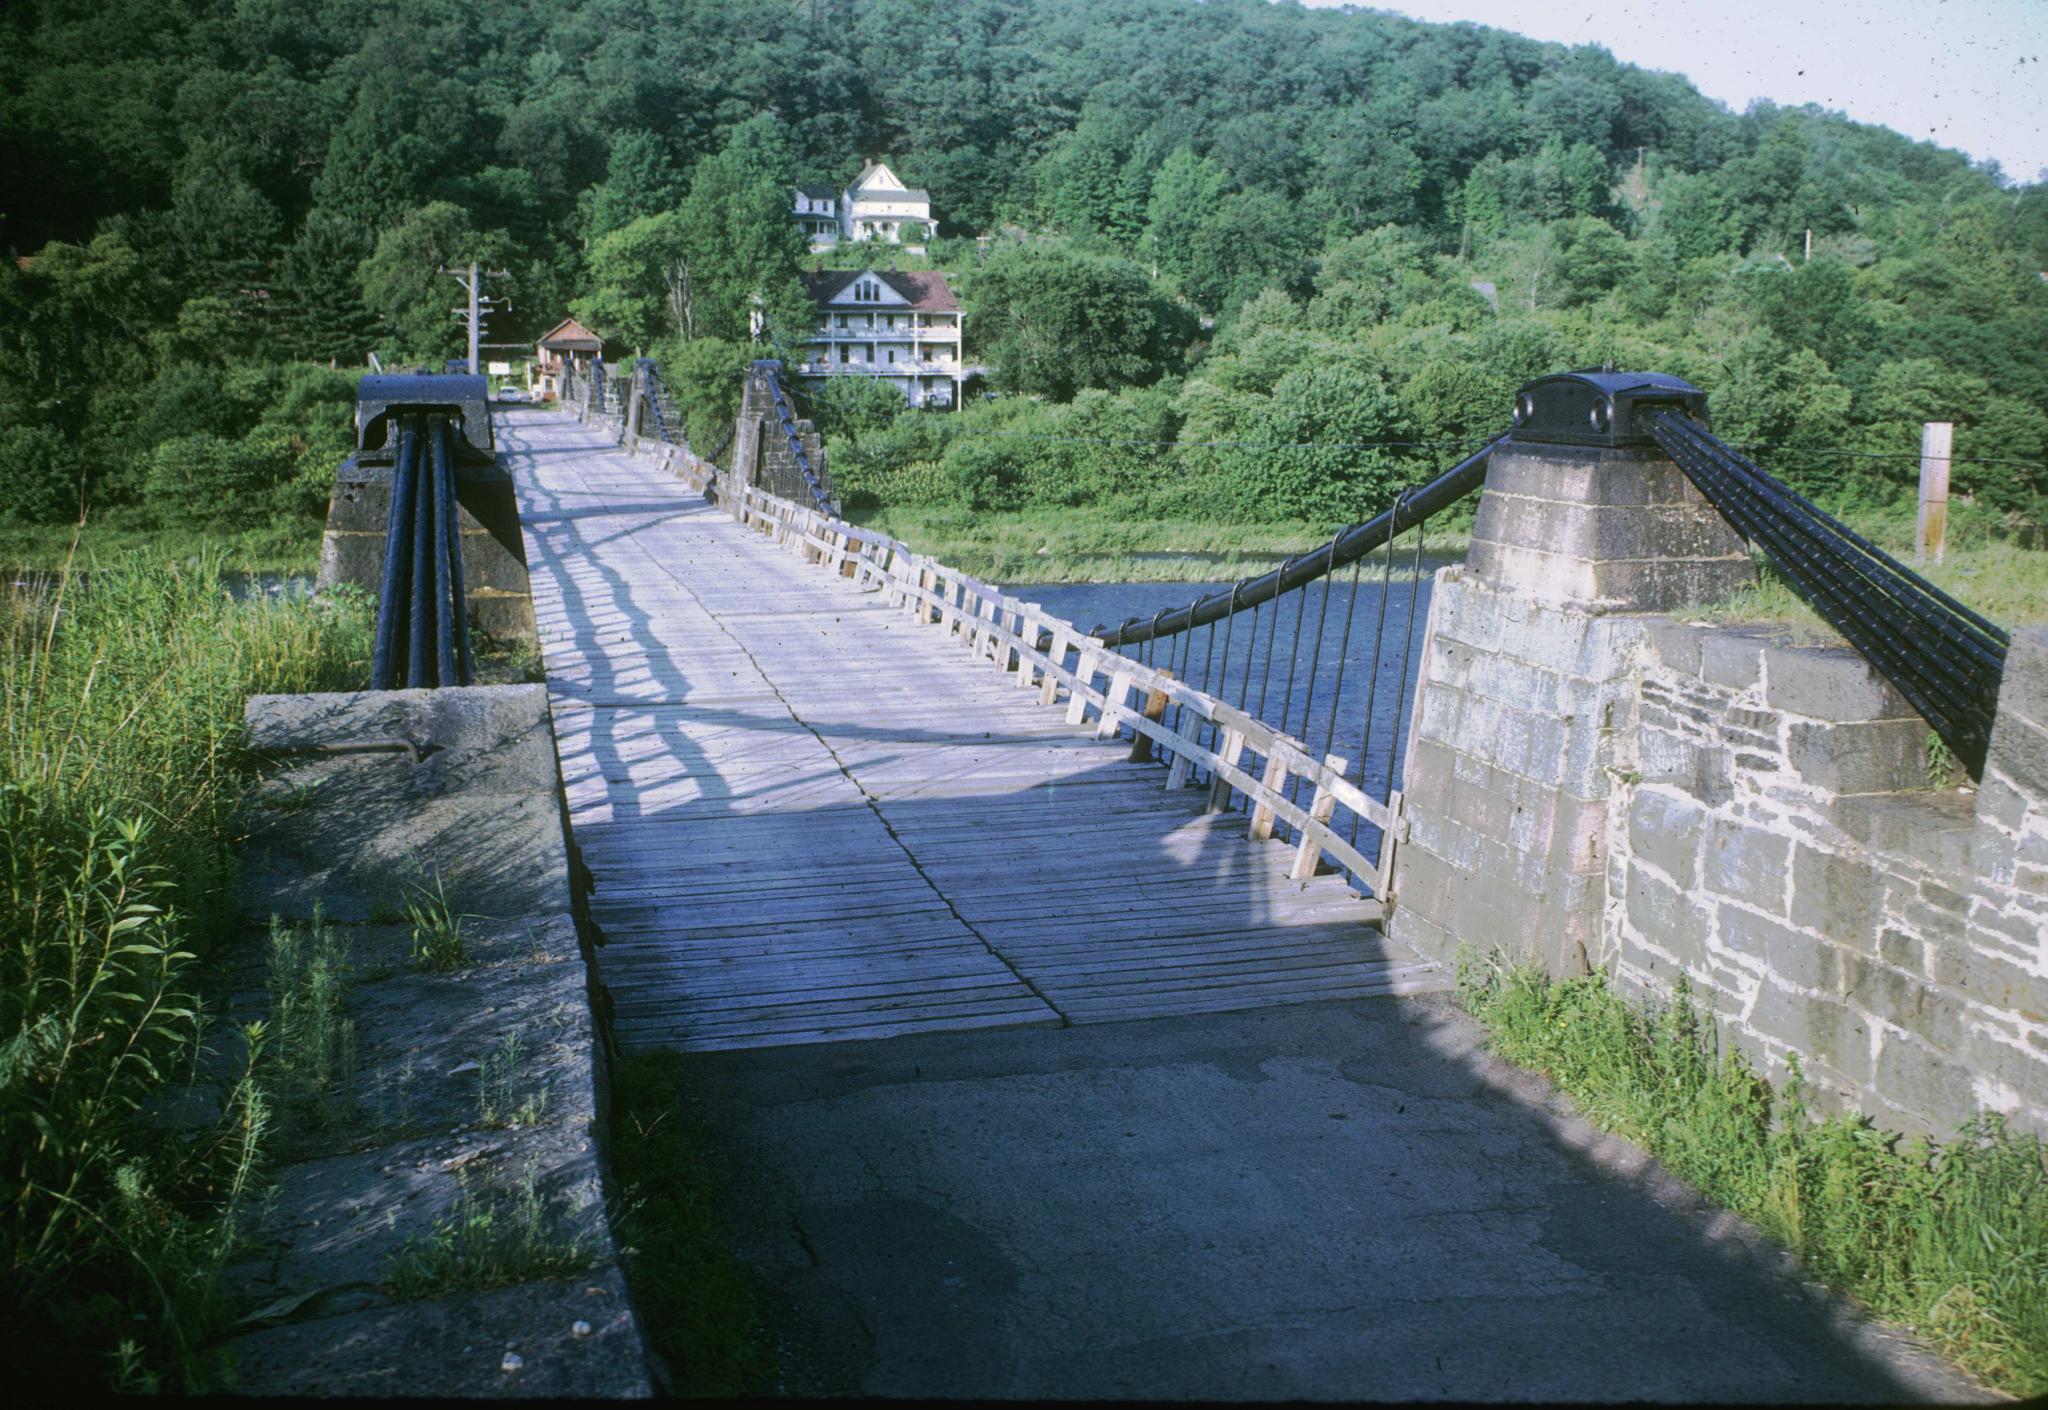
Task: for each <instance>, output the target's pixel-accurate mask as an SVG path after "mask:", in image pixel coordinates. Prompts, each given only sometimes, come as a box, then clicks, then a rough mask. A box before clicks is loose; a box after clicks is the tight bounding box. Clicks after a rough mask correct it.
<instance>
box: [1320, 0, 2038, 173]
mask: <svg viewBox="0 0 2048 1410" xmlns="http://www.w3.org/2000/svg"><path fill="white" fill-rule="evenodd" d="M1303 3H1304V4H1308V5H1313V6H1326V5H1330V6H1333V5H1336V4H1339V3H1342V0H1303ZM1365 8H1369V9H1374V10H1391V11H1393V12H1394V13H1396V14H1402V15H1407V16H1409V17H1411V18H1413V19H1418V20H1433V21H1437V22H1450V21H1454V20H1471V21H1473V22H1475V23H1477V24H1483V25H1491V26H1493V27H1494V28H1496V29H1507V30H1513V31H1514V32H1516V33H1517V34H1525V35H1528V36H1529V37H1530V38H1531V39H1545V40H1553V41H1556V42H1559V43H1565V44H1589V43H1590V44H1599V45H1602V46H1603V47H1605V48H1606V49H1607V50H1608V51H1609V52H1610V53H1612V54H1613V55H1614V57H1615V58H1617V59H1620V60H1621V61H1622V62H1623V63H1630V64H1635V65H1638V66H1639V67H1642V68H1649V69H1664V70H1667V71H1670V72H1674V73H1682V74H1684V75H1685V76H1686V77H1687V78H1690V79H1691V80H1692V82H1693V86H1694V87H1696V88H1698V89H1699V90H1700V91H1701V92H1702V93H1705V94H1706V95H1707V96H1708V97H1711V98H1719V99H1720V100H1721V101H1722V102H1724V103H1726V104H1728V106H1729V107H1731V108H1733V109H1734V110H1735V111H1737V112H1740V111H1742V109H1744V108H1745V107H1747V106H1748V105H1749V102H1750V100H1751V99H1753V98H1769V99H1771V100H1772V101H1773V102H1776V103H1780V104H1784V105H1786V106H1798V105H1801V104H1805V103H1818V104H1820V105H1821V106H1823V107H1826V108H1833V109H1836V110H1837V111H1840V112H1845V113H1847V114H1848V115H1849V116H1850V117H1852V118H1855V119H1856V120H1857V121H1859V122H1871V123H1880V124H1882V125H1883V126H1885V127H1889V128H1893V129H1894V130H1896V131H1899V132H1903V133H1905V134H1906V135H1907V136H1909V137H1913V138H1916V139H1922V140H1928V141H1933V142H1936V143H1939V144H1940V145H1941V146H1944V147H1955V148H1958V149H1960V150H1962V151H1964V152H1967V153H1969V154H1970V156H1971V157H1973V158H1976V159H1978V160H1982V159H1984V158H1986V157H1989V158H1993V159H1995V160H1996V161H1997V162H1998V164H1999V165H2000V166H2001V167H2002V168H2003V169H2004V171H2005V175H2006V177H2007V179H2009V180H2023V181H2034V180H2044V179H2048V0H1654V3H1650V2H1649V0H1549V3H1545V2H1544V0H1367V3H1366V5H1365Z"/></svg>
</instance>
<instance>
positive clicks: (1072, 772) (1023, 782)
mask: <svg viewBox="0 0 2048 1410" xmlns="http://www.w3.org/2000/svg"><path fill="white" fill-rule="evenodd" d="M504 430H505V435H504V440H503V443H502V445H501V453H502V458H503V460H504V462H505V463H506V464H507V466H508V467H509V468H511V469H512V471H513V474H514V477H515V481H516V483H517V484H518V487H519V494H520V497H521V501H522V507H523V510H524V519H525V524H524V532H525V534H526V537H527V550H528V563H529V569H530V572H531V575H532V579H533V584H534V597H535V608H536V616H537V619H538V620H539V622H540V624H541V634H542V638H543V647H542V659H543V661H544V663H545V665H546V668H547V670H548V673H549V688H550V695H551V698H552V700H553V703H554V706H555V724H556V740H557V748H558V752H559V754H560V756H561V760H562V765H563V781H564V798H565V802H566V804H567V806H568V808H569V812H570V818H571V826H572V830H573V832H574V835H575V838H576V841H577V843H578V846H579V850H580V852H581V855H582V858H583V861H584V863H585V865H586V867H587V868H588V869H589V872H590V874H591V876H592V877H593V878H594V882H595V885H594V889H593V891H592V894H591V896H590V905H591V914H592V917H593V919H594V920H595V921H596V923H597V925H598V927H599V930H600V932H601V934H602V935H603V937H604V940H605V943H604V944H603V945H602V946H601V947H600V948H599V950H598V959H597V963H598V966H599V970H600V973H601V976H602V977H603V979H604V980H605V982H606V983H607V985H608V986H609V987H610V988H611V991H612V994H613V998H614V1002H615V1005H616V1008H617V1016H618V1033H619V1036H620V1038H621V1041H623V1042H625V1043H627V1044H629V1045H634V1046H640V1045H660V1044H670V1045H679V1046H685V1047H698V1048H713V1047H735V1046H749V1045H760V1044H769V1043H776V1044H782V1043H807V1042H826V1041H845V1040H848V1039H855V1038H876V1037H884V1036H895V1035H899V1034H904V1033H911V1032H926V1031H941V1030H945V1029H948V1028H969V1027H976V1026H985V1025H989V1024H1003V1025H1010V1024H1020V1023H1033V1022H1058V1021H1061V1017H1062V1014H1065V1015H1067V1016H1068V1017H1071V1018H1072V1019H1074V1020H1075V1021H1099V1020H1102V1019H1107V1018H1111V1017H1115V1016H1118V1015H1119V1014H1121V1015H1124V1016H1150V1015H1157V1014H1164V1013H1172V1012H1207V1011H1212V1010H1215V1009H1217V1008H1219V1007H1244V1006H1249V1005H1254V1004H1266V1003H1291V1002H1302V1001H1305V1000H1308V999H1314V998H1319V997H1350V996H1356V995H1361V994H1368V993H1381V992H1389V991H1390V990H1391V989H1392V988H1397V987H1399V986H1400V985H1403V984H1407V985H1413V984H1417V983H1429V982H1432V981H1431V979H1430V978H1429V976H1430V975H1434V974H1435V971H1433V970H1427V969H1424V970H1420V971H1417V974H1410V973H1409V972H1408V971H1409V970H1410V969H1412V968H1414V966H1413V964H1412V963H1410V961H1411V959H1412V957H1408V956H1406V955H1405V954H1401V953H1395V952H1391V951H1390V950H1389V947H1388V946H1387V944H1386V942H1385V941H1384V940H1382V939H1380V938H1379V937H1377V936H1376V934H1375V933H1374V932H1373V931H1372V930H1371V929H1369V928H1368V926H1369V924H1370V922H1372V921H1375V920H1377V918H1378V916H1379V915H1380V908H1379V906H1378V905H1377V904H1375V903H1373V902H1370V901H1365V900H1361V899H1360V898H1358V897H1357V896H1355V895H1353V894H1352V893H1351V891H1350V890H1349V889H1348V888H1347V887H1346V886H1345V885H1344V883H1343V881H1342V880H1341V879H1340V878H1337V877H1333V876H1320V877H1315V876H1308V877H1304V878H1302V880H1301V881H1300V882H1299V883H1298V884H1297V883H1290V882H1289V881H1288V879H1287V877H1286V873H1287V871H1288V869H1289V864H1290V862H1291V861H1292V862H1293V863H1294V865H1295V869H1296V870H1297V871H1301V870H1304V869H1305V868H1304V867H1303V866H1302V864H1301V862H1300V860H1299V859H1300V857H1301V856H1302V855H1303V850H1304V847H1305V845H1313V846H1314V847H1315V849H1316V851H1317V852H1318V853H1320V852H1322V851H1324V850H1326V849H1325V847H1324V845H1323V844H1324V843H1325V841H1326V839H1325V837H1324V835H1323V830H1324V829H1327V830H1328V832H1329V833H1331V834H1333V835H1341V836H1348V833H1349V825H1348V823H1347V822H1346V821H1345V820H1344V819H1343V818H1342V817H1335V816H1332V814H1333V813H1334V812H1335V810H1338V809H1349V810H1351V811H1353V812H1356V811H1359V810H1360V808H1361V807H1362V806H1365V805H1370V806H1373V807H1377V806H1378V805H1376V804H1373V803H1372V801H1371V800H1368V799H1364V798H1363V795H1359V794H1357V791H1356V789H1355V787H1354V786H1352V785H1350V784H1349V783H1348V781H1346V780H1342V779H1341V778H1337V779H1332V778H1331V777H1330V770H1329V769H1328V767H1327V766H1326V765H1324V763H1323V761H1321V760H1316V759H1311V758H1310V757H1309V756H1308V755H1307V753H1306V751H1305V750H1304V749H1303V748H1302V747H1301V746H1300V745H1299V744H1298V742H1296V741H1291V740H1288V739H1287V738H1286V737H1285V736H1283V735H1280V734H1278V733H1277V732H1276V731H1274V730H1272V729H1271V728H1270V727H1269V726H1267V725H1264V724H1263V723H1260V722H1258V721H1255V720H1251V719H1249V718H1248V717H1242V716H1239V715H1237V714H1235V712H1232V711H1231V710H1230V709H1229V707H1228V706H1226V705H1224V704H1223V703H1222V702H1219V701H1215V700H1213V699H1211V698H1210V697H1207V696H1203V695H1201V694H1200V693H1199V692H1193V691H1190V690H1189V689H1188V688H1187V687H1186V686H1185V685H1184V684H1182V683H1180V682H1177V681H1173V680H1172V679H1171V677H1170V676H1169V675H1168V674H1167V673H1165V672H1160V671H1153V670H1152V669H1150V668H1147V667H1144V666H1143V665H1142V664H1141V663H1138V662H1135V661H1133V660H1131V659H1130V658H1128V657H1124V656H1120V655H1117V654H1116V653H1112V652H1108V651H1105V650H1103V649H1102V648H1101V646H1100V644H1099V642H1096V641H1094V639H1092V638H1090V637H1088V636H1087V635H1086V634H1085V633H1083V632H1081V631H1080V630H1079V629H1077V628H1075V627H1074V625H1073V624H1072V623H1065V622H1061V621H1059V620H1058V619H1056V618H1051V617H1048V616H1047V615H1046V614H1045V612H1044V610H1043V608H1042V607H1039V606H1038V605H1036V604H1033V603H1028V602H1023V601H1020V600H1018V599H1017V598H1015V597H1012V596H1010V595H1007V594H1005V593H1004V592H1002V591H1001V590H1000V589H998V588H996V587H994V586H992V585H990V584H987V583H982V582H979V581H977V580H975V579H973V578H971V577H968V576H967V575H964V574H960V573H957V572H954V571H953V570H952V569H950V568H947V567H946V566H945V565H943V564H937V563H934V562H933V561H931V560H929V559H924V558H920V557H919V556H918V555H916V554H915V553H913V552H911V551H910V550H908V549H906V548H905V547H904V546H903V545H901V544H898V543H896V542H894V541H893V540H890V539H888V538H887V536H885V535H878V534H874V533H872V532H871V531H867V530H861V529H858V528H855V527H854V526H850V525H845V524H843V523H840V522H838V521H834V520H830V519H827V518H825V517H824V516H822V515H820V514H818V513H817V512H815V511H814V510H812V509H810V508H809V507H805V506H795V505H790V504H788V503H787V502H784V501H777V500H775V499H774V498H773V497H772V496H768V495H765V494H762V493H760V492H758V491H752V492H750V494H749V500H748V510H747V517H749V518H750V519H753V520H755V521H756V522H757V524H758V525H759V527H758V528H757V527H743V526H742V525H741V524H739V523H738V522H736V521H735V520H733V519H731V518H729V517H727V516H725V515H724V514H722V513H720V512H719V511H717V510H715V509H713V508H712V507H710V506H708V505H706V504H705V503H704V502H703V501H702V499H701V497H700V496H696V495H692V494H690V493H688V492H687V491H686V490H685V489H684V487H683V484H682V481H680V480H679V479H677V478H676V477H675V474H674V473H673V467H672V466H671V464H670V462H671V461H672V460H673V456H671V455H669V454H668V452H667V451H665V450H664V451H662V452H660V455H661V457H662V458H659V459H657V458H654V457H652V456H650V457H649V458H646V459H642V460H639V461H634V460H629V459H627V458H626V457H624V456H622V455H621V454H619V453H618V452H617V451H616V450H615V449H612V448H609V447H607V446H605V445H604V444H603V443H602V439H601V436H600V435H599V434H598V433H596V432H594V431H592V430H590V429H587V428H583V427H579V426H576V425H574V424H573V423H571V422H568V421H565V420H560V419H554V418H549V417H547V416H545V415H543V414H539V413H526V412H521V413H515V414H514V415H513V416H511V417H508V418H507V424H506V426H505V428H504ZM543 449H545V450H546V451H547V452H548V454H546V455H537V454H534V452H535V451H538V450H543ZM764 529H765V530H766V531H765V532H763V531H762V530H764ZM1041 632H1047V633H1050V634H1051V636H1052V639H1053V646H1052V649H1051V650H1050V651H1047V652H1040V651H1039V650H1038V649H1037V639H1038V637H1039V635H1040V634H1041ZM1070 657H1071V658H1073V659H1072V661H1071V663H1070V661H1069V658H1070ZM1033 687H1036V688H1035V689H1034V688H1033ZM1062 692H1064V695H1065V698H1064V699H1062ZM1169 702H1170V703H1171V705H1172V706H1175V707H1179V708H1178V709H1177V710H1176V711H1175V712H1174V713H1173V714H1172V715H1171V716H1169V713H1168V709H1167V707H1168V704H1169ZM1162 717H1169V718H1177V720H1178V727H1177V728H1175V727H1170V726H1169V725H1167V724H1166V723H1165V720H1164V718H1162ZM1212 722H1214V723H1216V724H1218V725H1220V728H1211V727H1210V725H1211V723H1212ZM1119 725H1129V726H1131V727H1132V728H1133V729H1135V730H1137V731H1138V733H1139V735H1140V737H1141V738H1142V739H1143V740H1145V741H1146V744H1145V750H1144V751H1141V752H1153V753H1157V752H1160V751H1163V752H1164V754H1165V755H1166V756H1167V763H1168V767H1167V768H1165V769H1162V768H1160V767H1158V766H1156V765H1147V764H1140V763H1129V762H1126V758H1127V756H1128V755H1129V754H1130V753H1131V752H1133V751H1132V749H1131V746H1130V745H1129V744H1128V743H1124V742H1119V741H1115V740H1112V739H1109V738H1107V737H1106V736H1107V735H1110V734H1113V733H1114V732H1115V731H1116V730H1117V728H1118V727H1119ZM1212 737H1213V741H1212V742H1213V743H1214V745H1215V750H1216V752H1215V753H1210V752H1209V750H1208V749H1207V748H1205V747H1203V745H1202V743H1201V741H1202V740H1203V739H1205V738H1212ZM1276 760H1277V762H1278V768H1279V770H1280V771H1283V772H1281V774H1280V777H1283V778H1284V777H1285V775H1286V774H1287V773H1292V774H1297V775H1300V776H1302V777H1303V778H1305V779H1306V783H1305V784H1304V790H1305V791H1304V796H1303V798H1302V800H1301V802H1299V803H1295V802H1293V801H1292V800H1289V799H1287V798H1286V797H1285V796H1284V795H1279V794H1277V793H1276V791H1275V790H1274V789H1272V788H1270V787H1267V786H1265V784H1266V780H1265V779H1264V778H1261V777H1258V776H1254V775H1252V774H1251V772H1250V771H1251V770H1253V769H1258V770H1260V771H1261V772H1264V771H1265V770H1266V769H1268V768H1270V767H1271V766H1272V764H1273V762H1274V761H1276ZM1196 779H1200V780H1202V781H1204V782H1205V783H1208V784H1209V786H1208V787H1207V788H1206V789H1204V790H1187V791H1183V790H1182V789H1180V788H1179V787H1174V788H1171V789H1169V788H1166V787H1163V785H1168V784H1172V785H1184V784H1187V783H1189V782H1193V781H1195V780H1196ZM1211 780H1214V782H1213V783H1211V782H1210V781H1211ZM1347 789H1348V790H1349V791H1348V792H1347V791H1346V790H1347ZM1205 794H1206V796H1204V795H1205ZM1246 796H1249V797H1250V798H1251V800H1252V802H1253V803H1255V804H1262V805H1264V809H1265V812H1266V817H1265V818H1264V819H1262V821H1263V822H1264V823H1265V830H1268V831H1274V832H1277V831H1278V829H1279V826H1280V824H1282V823H1285V824H1286V825H1287V827H1288V829H1289V835H1290V846H1288V847H1261V846H1258V845H1256V844H1253V843H1249V842H1247V841H1246V840H1245V829H1246V822H1245V819H1244V818H1243V817H1242V816H1239V815H1238V813H1237V812H1235V811H1219V812H1205V811H1204V809H1205V808H1209V807H1224V806H1227V805H1229V804H1231V803H1232V802H1233V801H1234V800H1235V799H1236V798H1240V797H1246ZM1305 830H1306V831H1307V833H1308V844H1304V842H1303V841H1302V836H1303V833H1304V831H1305ZM1341 845H1342V844H1341V843H1339V844H1337V845H1333V846H1331V847H1329V848H1328V849H1327V850H1329V851H1330V852H1332V854H1335V855H1343V853H1341V852H1339V851H1338V850H1337V847H1338V846H1341ZM1019 972H1022V973H1023V975H1024V978H1025V979H1026V980H1031V981H1032V982H1035V983H1038V984H1040V985H1041V987H1042V988H1044V990H1045V992H1046V994H1047V995H1048V996H1049V997H1050V998H1051V1000H1052V1002H1051V1003H1050V1004H1048V1003H1047V1002H1046V1000H1045V999H1042V998H1040V997H1039V996H1038V995H1036V994H1034V993H1032V992H1031V988H1030V985H1029V984H1027V983H1025V982H1024V981H1023V980H1020V979H1019V977H1018V974H1019ZM1418 975H1420V977H1418ZM1389 976H1394V977H1393V978H1390V977H1389ZM1434 982H1441V977H1440V976H1438V977H1437V979H1436V980H1435V981H1434ZM1063 995H1064V996H1065V997H1062V996H1063Z"/></svg>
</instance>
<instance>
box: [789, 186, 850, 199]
mask: <svg viewBox="0 0 2048 1410" xmlns="http://www.w3.org/2000/svg"><path fill="white" fill-rule="evenodd" d="M796 193H797V194H798V195H799V196H806V197H808V198H810V199H811V200H813V201H836V200H838V199H839V193H838V192H837V191H834V190H833V189H832V188H831V187H830V186H820V185H818V184H817V183H816V182H812V183H811V184H810V185H808V186H799V187H797V188H796Z"/></svg>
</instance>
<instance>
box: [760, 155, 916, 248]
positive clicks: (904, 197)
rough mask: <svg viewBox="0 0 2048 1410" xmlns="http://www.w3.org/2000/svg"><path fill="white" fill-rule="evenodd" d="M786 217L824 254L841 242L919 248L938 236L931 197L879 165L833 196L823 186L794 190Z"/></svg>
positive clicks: (882, 165)
mask: <svg viewBox="0 0 2048 1410" xmlns="http://www.w3.org/2000/svg"><path fill="white" fill-rule="evenodd" d="M790 213H791V215H792V216H793V217H794V219H795V220H796V223H797V228H798V229H800V230H802V231H803V232H804V234H805V235H806V236H808V237H809V239H810V242H811V248H812V249H814V250H829V249H831V248H832V247H833V246H834V245H837V244H839V243H840V242H841V241H842V240H850V241H863V240H879V241H881V242H883V243H884V244H890V245H907V246H910V247H911V248H913V249H921V248H922V247H923V245H924V242H925V241H927V240H930V239H931V238H933V237H934V236H936V235H937V234H938V233H939V223H938V222H937V221H936V220H933V219H932V198H931V194H930V193H929V192H926V191H918V190H914V189H912V188H911V187H908V186H905V185H904V184H903V183H902V182H901V181H899V180H897V178H896V173H895V172H893V171H891V170H889V168H888V167H887V166H885V165H884V164H882V163H881V162H870V163H869V164H868V166H867V167H866V169H865V170H863V171H862V172H861V174H860V175H859V176H857V177H855V178H854V179H853V183H852V184H851V185H849V186H846V187H844V188H843V189H841V190H839V191H836V192H835V191H834V190H833V189H832V188H831V187H830V186H823V185H813V186H799V187H797V188H796V196H795V200H794V201H793V203H792V205H791V207H790Z"/></svg>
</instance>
